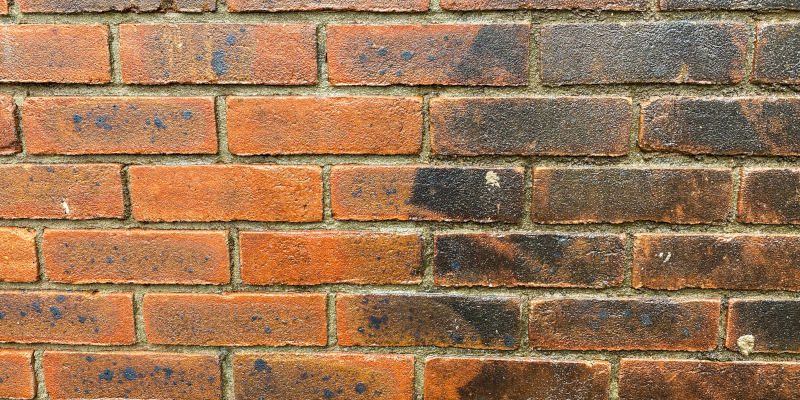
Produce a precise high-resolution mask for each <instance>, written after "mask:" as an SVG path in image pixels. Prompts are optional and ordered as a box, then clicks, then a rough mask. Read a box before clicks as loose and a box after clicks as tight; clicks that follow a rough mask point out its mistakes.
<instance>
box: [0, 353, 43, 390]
mask: <svg viewBox="0 0 800 400" xmlns="http://www.w3.org/2000/svg"><path fill="white" fill-rule="evenodd" d="M34 396H36V381H35V379H34V377H33V351H31V350H0V397H2V398H4V399H32V398H33V397H34Z"/></svg>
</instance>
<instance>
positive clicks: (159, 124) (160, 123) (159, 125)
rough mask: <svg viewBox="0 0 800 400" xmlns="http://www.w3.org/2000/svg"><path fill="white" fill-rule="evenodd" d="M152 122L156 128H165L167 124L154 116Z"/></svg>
mask: <svg viewBox="0 0 800 400" xmlns="http://www.w3.org/2000/svg"><path fill="white" fill-rule="evenodd" d="M153 123H154V124H155V125H156V128H158V129H166V128H167V125H166V124H165V123H164V121H163V120H161V118H158V117H156V119H154V120H153Z"/></svg>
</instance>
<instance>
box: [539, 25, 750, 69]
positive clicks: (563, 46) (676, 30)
mask: <svg viewBox="0 0 800 400" xmlns="http://www.w3.org/2000/svg"><path fill="white" fill-rule="evenodd" d="M748 36H749V28H748V27H747V25H745V24H740V23H734V22H718V21H709V22H695V21H663V22H634V23H626V24H617V23H615V24H611V23H596V24H587V23H584V24H554V25H545V26H544V27H543V28H542V30H541V37H540V57H541V78H542V82H543V83H544V84H546V85H577V84H607V83H694V84H722V83H737V82H740V81H741V80H742V79H743V78H744V68H745V58H746V53H747V51H746V48H747V42H748Z"/></svg>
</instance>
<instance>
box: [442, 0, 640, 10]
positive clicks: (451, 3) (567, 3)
mask: <svg viewBox="0 0 800 400" xmlns="http://www.w3.org/2000/svg"><path fill="white" fill-rule="evenodd" d="M440 4H441V6H442V8H443V9H445V10H460V11H469V10H611V11H642V10H645V9H647V0H441V1H440Z"/></svg>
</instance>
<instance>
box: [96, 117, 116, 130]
mask: <svg viewBox="0 0 800 400" xmlns="http://www.w3.org/2000/svg"><path fill="white" fill-rule="evenodd" d="M94 125H95V126H96V127H98V128H101V129H103V130H106V131H110V130H112V129H113V127H112V126H111V124H109V123H108V120H107V119H106V117H97V118H95V120H94Z"/></svg>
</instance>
